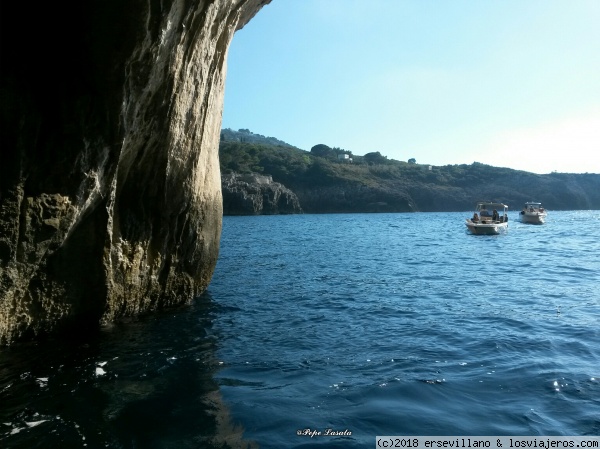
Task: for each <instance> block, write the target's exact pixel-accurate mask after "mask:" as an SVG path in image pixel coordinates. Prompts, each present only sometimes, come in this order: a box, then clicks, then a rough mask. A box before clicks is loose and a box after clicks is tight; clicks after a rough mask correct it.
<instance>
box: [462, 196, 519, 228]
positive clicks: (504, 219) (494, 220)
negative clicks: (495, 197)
mask: <svg viewBox="0 0 600 449" xmlns="http://www.w3.org/2000/svg"><path fill="white" fill-rule="evenodd" d="M507 210H508V206H507V205H506V204H503V203H494V202H492V201H480V202H478V203H477V206H476V207H475V213H474V214H473V217H471V218H467V221H466V223H465V224H466V225H467V229H468V230H469V232H471V234H477V235H497V234H501V233H504V232H506V231H508V215H506V212H507ZM499 211H501V212H499Z"/></svg>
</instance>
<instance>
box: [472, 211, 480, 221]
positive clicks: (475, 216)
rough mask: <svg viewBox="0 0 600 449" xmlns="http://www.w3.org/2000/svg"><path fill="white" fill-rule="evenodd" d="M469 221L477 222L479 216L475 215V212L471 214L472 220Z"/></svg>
mask: <svg viewBox="0 0 600 449" xmlns="http://www.w3.org/2000/svg"><path fill="white" fill-rule="evenodd" d="M471 221H479V215H477V212H475V213H474V214H473V218H471Z"/></svg>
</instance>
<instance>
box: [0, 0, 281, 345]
mask: <svg viewBox="0 0 600 449" xmlns="http://www.w3.org/2000/svg"><path fill="white" fill-rule="evenodd" d="M269 1H270V0H161V1H157V0H147V1H141V0H102V1H101V0H89V1H85V2H74V3H73V2H68V3H61V2H58V3H56V2H41V3H39V4H30V3H27V2H12V3H10V4H8V3H7V4H5V3H3V5H2V15H1V21H2V23H1V33H2V36H1V43H2V44H1V45H2V51H1V58H2V60H1V64H0V66H1V67H2V69H1V70H0V98H1V101H0V126H1V129H0V134H1V139H2V141H1V142H0V143H1V148H2V150H1V154H0V157H1V159H0V344H10V343H11V342H13V341H15V340H18V339H22V338H28V337H32V336H36V335H40V334H44V333H47V332H52V331H56V330H58V329H61V328H64V327H71V326H78V327H82V328H85V327H86V326H89V325H97V324H98V323H100V322H110V321H112V320H115V319H117V318H119V317H122V316H126V315H133V314H137V313H142V312H147V311H151V310H155V309H158V308H162V307H165V306H169V305H175V304H180V303H184V302H187V301H190V300H191V299H192V298H193V297H194V296H195V295H197V294H199V293H200V292H202V291H203V290H204V289H205V288H206V286H207V284H208V282H209V281H210V278H211V276H212V272H213V270H214V266H215V263H216V259H217V255H218V248H219V239H220V232H221V217H222V196H221V179H220V173H219V163H218V142H219V133H220V128H221V115H222V105H223V95H224V83H225V74H226V58H227V50H228V46H229V43H230V41H231V39H232V36H233V34H234V32H235V31H236V30H237V29H239V28H241V27H242V26H243V25H244V24H245V23H247V21H248V20H250V19H251V18H252V17H253V16H254V14H256V12H257V11H258V10H259V9H260V8H261V7H262V6H263V5H265V4H267V3H269Z"/></svg>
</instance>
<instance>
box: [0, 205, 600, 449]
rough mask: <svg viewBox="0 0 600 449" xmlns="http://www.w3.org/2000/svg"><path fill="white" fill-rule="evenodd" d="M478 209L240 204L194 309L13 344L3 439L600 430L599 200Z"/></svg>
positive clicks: (195, 442) (302, 443) (65, 443)
mask: <svg viewBox="0 0 600 449" xmlns="http://www.w3.org/2000/svg"><path fill="white" fill-rule="evenodd" d="M468 216H470V213H468V212H464V213H443V214H442V213H427V214H426V213H416V214H365V215H362V214H357V215H293V216H268V217H265V216H260V217H225V218H224V225H223V236H222V241H221V254H220V258H219V262H218V265H217V268H216V271H215V275H214V278H213V281H212V283H211V285H210V287H209V290H208V292H207V293H206V294H204V295H203V296H202V297H200V298H198V299H197V300H195V301H194V303H193V304H192V305H191V306H186V307H182V308H178V309H175V310H170V311H166V312H163V313H160V314H158V315H154V316H150V317H143V318H140V319H137V320H133V321H132V322H129V323H124V324H119V325H115V326H112V327H107V328H104V329H102V330H100V331H99V332H92V333H91V334H90V335H89V336H88V337H86V339H85V340H82V339H81V338H77V339H75V338H68V337H62V338H55V339H51V340H47V341H43V342H37V343H30V344H21V345H14V346H11V347H10V348H7V349H3V350H0V447H24V448H25V447H26V448H30V447H39V448H46V447H74V448H75V447H93V448H95V447H110V448H204V447H226V446H225V445H230V446H231V447H243V446H245V445H249V446H250V447H260V448H273V449H275V448H277V449H280V448H309V447H323V448H326V447H327V448H330V447H332V448H368V447H374V444H375V436H377V435H598V434H600V211H573V212H554V211H550V212H549V218H548V222H547V223H546V224H545V225H542V226H535V225H524V224H521V223H518V222H517V221H515V220H516V218H517V216H518V214H517V212H512V213H510V214H509V217H510V218H511V221H510V222H509V231H508V233H507V234H506V235H500V236H472V235H469V234H467V233H466V227H465V226H464V219H465V218H466V217H468ZM305 429H310V430H311V431H317V432H318V431H320V432H322V433H325V432H326V431H327V429H332V431H334V432H342V433H346V435H344V436H325V435H321V436H315V437H312V438H311V437H309V436H305V435H298V432H299V431H303V430H305ZM300 433H302V432H300ZM349 433H350V435H348V434H349Z"/></svg>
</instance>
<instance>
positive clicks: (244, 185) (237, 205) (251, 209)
mask: <svg viewBox="0 0 600 449" xmlns="http://www.w3.org/2000/svg"><path fill="white" fill-rule="evenodd" d="M221 184H222V190H223V214H224V215H280V214H300V213H302V207H300V201H299V200H298V197H297V196H296V194H295V193H294V192H292V191H291V190H290V189H288V188H287V187H286V186H284V185H283V184H281V183H278V182H273V179H272V177H271V176H270V175H268V176H264V175H259V174H237V173H231V174H224V175H222V183H221Z"/></svg>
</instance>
